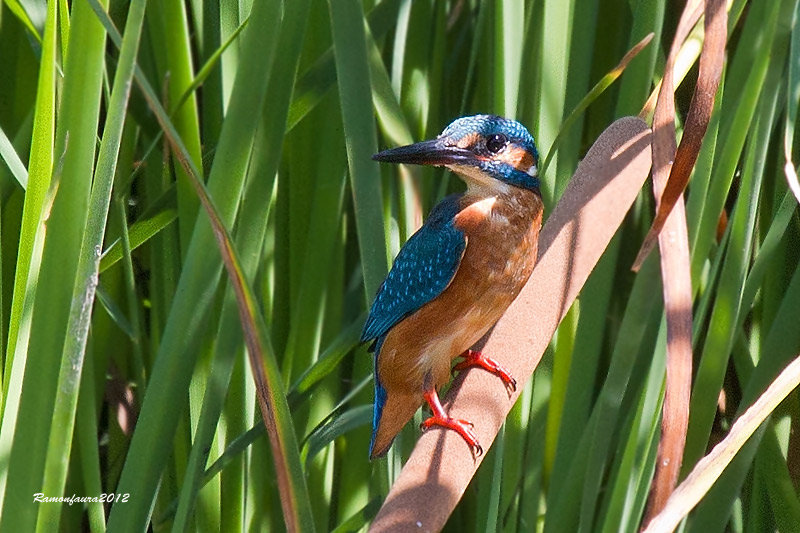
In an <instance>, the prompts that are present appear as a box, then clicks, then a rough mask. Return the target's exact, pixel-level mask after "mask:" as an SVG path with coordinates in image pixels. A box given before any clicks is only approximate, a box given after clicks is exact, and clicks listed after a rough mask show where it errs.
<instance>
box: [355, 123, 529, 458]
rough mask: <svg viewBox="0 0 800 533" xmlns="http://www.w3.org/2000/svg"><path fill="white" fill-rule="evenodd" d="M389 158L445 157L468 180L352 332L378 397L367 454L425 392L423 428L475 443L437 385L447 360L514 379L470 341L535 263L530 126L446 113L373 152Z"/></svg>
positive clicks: (427, 160) (380, 446)
mask: <svg viewBox="0 0 800 533" xmlns="http://www.w3.org/2000/svg"><path fill="white" fill-rule="evenodd" d="M373 159H375V160H377V161H383V162H387V163H411V164H417V165H434V166H443V167H446V168H448V169H450V170H451V171H453V172H455V173H456V174H457V175H458V176H459V177H460V178H461V179H463V180H464V181H465V182H466V184H467V190H466V192H464V193H463V194H455V195H451V196H448V197H447V198H445V199H444V200H442V202H441V203H439V204H438V205H437V206H436V207H434V208H433V210H432V211H431V213H430V216H429V217H428V220H427V221H426V222H425V224H424V225H423V226H422V228H420V230H419V231H417V232H416V233H415V234H414V235H412V236H411V238H410V239H408V241H407V242H406V244H405V245H404V246H403V248H402V249H401V250H400V253H398V254H397V258H396V259H395V261H394V265H393V266H392V269H391V271H390V272H389V275H388V276H387V277H386V280H385V281H384V282H383V284H382V285H381V287H380V289H379V290H378V294H377V296H376V297H375V301H374V302H373V304H372V308H371V309H370V314H369V317H368V318H367V321H366V323H365V324H364V331H363V333H362V335H361V340H362V342H363V341H370V340H372V341H373V343H372V345H371V346H370V350H371V351H373V352H374V353H375V405H374V414H373V422H372V442H371V443H370V458H375V457H380V456H381V455H383V454H385V453H386V452H387V450H388V449H389V447H390V446H391V444H392V441H393V440H394V438H395V436H396V435H397V434H398V433H399V432H400V430H401V429H402V428H403V426H405V424H406V423H407V422H408V421H409V420H410V419H411V417H412V416H413V415H414V413H415V412H416V410H417V409H418V408H419V407H420V406H421V405H422V403H423V401H425V402H427V403H428V405H429V406H430V408H431V411H432V416H431V417H430V418H428V419H427V420H425V421H424V422H423V423H422V428H423V429H428V428H430V427H433V426H441V427H444V428H449V429H452V430H455V431H457V432H458V433H459V434H460V435H461V436H462V437H463V438H464V440H465V441H466V442H467V444H468V445H469V446H471V447H472V449H473V450H474V452H475V453H476V454H478V455H480V454H481V453H483V448H481V445H480V443H479V442H478V439H477V438H476V436H475V433H474V432H473V430H472V427H473V426H472V424H471V423H470V422H468V421H466V420H457V419H453V418H450V417H449V416H447V414H446V413H445V411H444V409H443V408H442V404H441V402H440V401H439V396H438V394H437V392H436V390H437V389H438V388H440V387H441V386H442V385H444V384H445V383H447V381H448V380H449V378H450V373H451V368H450V365H451V364H452V361H453V359H456V358H458V357H459V356H460V357H463V358H464V360H463V361H462V362H461V363H459V364H457V365H456V366H455V367H454V368H453V370H454V371H455V370H463V369H465V368H468V367H471V366H478V367H482V368H484V369H486V370H488V371H489V372H492V373H494V374H497V375H498V376H499V377H500V379H501V380H502V381H503V383H504V384H505V385H506V386H507V387H511V388H512V389H514V388H516V381H515V380H514V378H513V377H512V376H511V375H510V374H509V373H508V372H507V371H506V370H505V369H504V368H503V367H501V366H500V365H499V364H497V363H496V362H495V361H494V360H492V359H491V358H490V357H488V356H487V355H484V354H482V353H480V352H478V351H473V350H470V347H471V346H472V345H473V344H475V343H476V342H477V341H478V340H479V339H480V338H481V337H483V335H484V334H485V333H486V332H487V331H488V330H489V328H491V327H492V326H493V325H494V324H495V322H497V321H498V320H499V319H500V317H501V316H502V314H503V313H504V312H505V310H506V309H507V308H508V306H509V305H511V302H512V301H514V298H516V296H517V294H519V292H520V290H521V289H522V287H523V285H525V282H526V281H527V280H528V278H529V277H530V275H531V272H532V271H533V267H534V264H535V263H536V252H537V242H538V239H539V229H540V227H541V224H542V211H543V204H542V198H541V194H540V192H539V179H538V169H537V165H538V159H539V156H538V153H537V151H536V145H535V144H534V141H533V137H532V136H531V135H530V133H528V130H526V129H525V127H524V126H523V125H522V124H520V123H519V122H517V121H514V120H508V119H504V118H501V117H498V116H494V115H475V116H471V117H463V118H459V119H457V120H455V121H454V122H453V123H451V124H450V125H449V126H447V128H445V130H444V131H443V132H442V133H441V134H440V135H439V136H438V137H437V138H436V139H433V140H430V141H423V142H419V143H416V144H412V145H409V146H402V147H399V148H393V149H390V150H385V151H383V152H380V153H378V154H376V155H375V156H373Z"/></svg>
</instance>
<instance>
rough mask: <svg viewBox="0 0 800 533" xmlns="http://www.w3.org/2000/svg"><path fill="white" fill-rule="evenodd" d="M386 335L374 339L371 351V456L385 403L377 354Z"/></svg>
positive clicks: (384, 392)
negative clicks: (379, 376) (372, 388)
mask: <svg viewBox="0 0 800 533" xmlns="http://www.w3.org/2000/svg"><path fill="white" fill-rule="evenodd" d="M385 338H386V337H380V338H378V339H376V340H375V344H373V345H372V347H371V351H374V352H375V355H374V363H373V365H374V366H373V368H374V370H373V372H374V380H375V402H374V403H373V411H372V438H371V439H370V441H369V456H370V457H372V450H373V447H374V446H375V435H376V434H377V433H378V423H379V422H380V421H381V415H382V414H383V406H384V405H386V389H385V388H384V387H383V384H382V383H381V380H380V378H378V356H379V355H380V353H381V345H382V344H383V341H384V339H385Z"/></svg>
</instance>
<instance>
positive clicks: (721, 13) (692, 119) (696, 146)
mask: <svg viewBox="0 0 800 533" xmlns="http://www.w3.org/2000/svg"><path fill="white" fill-rule="evenodd" d="M700 7H702V2H700V0H694V2H690V3H689V4H687V6H686V9H685V10H684V12H683V17H682V18H681V22H680V24H679V27H678V30H677V31H676V34H675V39H674V41H673V43H672V50H671V51H670V58H671V59H672V61H671V62H670V61H668V63H667V68H666V69H665V74H664V80H665V81H668V83H669V85H670V86H672V79H673V77H672V71H673V70H674V68H673V67H674V62H675V58H676V57H677V54H678V51H679V50H680V46H681V44H683V41H685V40H686V37H687V36H688V35H689V32H690V31H691V29H692V27H694V25H695V24H696V23H697V19H698V18H699V16H700ZM727 36H728V13H727V11H726V10H725V1H724V0H708V1H707V2H706V7H705V39H704V40H703V50H702V52H701V53H700V72H699V75H698V78H697V85H695V88H694V95H693V96H692V101H691V103H690V104H689V114H688V115H687V117H686V123H685V125H684V130H683V137H682V138H681V145H680V147H679V148H678V151H677V153H675V152H674V150H673V153H675V156H674V164H673V165H672V169H671V172H670V174H669V182H668V183H667V186H666V188H665V189H664V193H663V195H662V196H661V204H660V205H659V207H658V212H657V213H656V217H655V219H654V220H653V225H652V227H651V228H650V231H649V232H648V233H647V236H646V237H645V239H644V242H643V243H642V249H641V250H640V251H639V255H638V256H637V257H636V261H635V262H634V266H633V270H639V267H640V266H641V265H642V262H643V261H644V260H645V258H646V257H647V255H648V254H649V253H650V251H652V249H653V246H655V242H656V237H657V236H658V234H659V233H660V232H661V230H662V229H663V227H664V223H665V222H666V220H667V216H669V214H670V212H671V211H672V209H673V208H674V207H675V204H676V203H677V202H678V198H679V197H680V195H681V194H683V191H684V189H686V184H687V183H689V176H691V174H692V169H693V168H694V164H695V162H696V161H697V156H698V154H699V153H700V146H701V145H702V143H703V137H704V136H705V134H706V129H708V122H709V120H710V118H711V111H712V110H713V109H714V96H715V95H716V94H717V87H719V81H720V78H721V76H722V66H723V62H724V60H725V42H726V40H727ZM667 72H669V75H667ZM673 92H674V87H673V88H672V89H671V90H670V91H669V93H670V94H672V93H673ZM663 93H664V87H663V85H662V88H661V93H659V98H660V95H661V94H663ZM673 111H674V106H673ZM672 116H674V113H673V115H672ZM655 129H656V128H655V127H654V130H655ZM673 137H674V123H673ZM655 142H657V141H655ZM670 160H672V159H670ZM654 162H655V159H654Z"/></svg>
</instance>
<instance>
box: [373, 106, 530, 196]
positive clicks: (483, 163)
mask: <svg viewBox="0 0 800 533" xmlns="http://www.w3.org/2000/svg"><path fill="white" fill-rule="evenodd" d="M373 159H376V160H378V161H386V162H392V163H414V164H420V165H435V166H445V167H447V168H449V169H451V170H453V171H454V172H456V173H457V174H459V175H460V176H461V177H463V178H464V179H465V181H467V183H468V184H470V185H477V186H480V187H498V186H500V184H499V183H498V182H497V181H493V180H499V181H500V182H502V183H505V184H508V185H512V186H514V187H520V188H523V189H529V190H534V191H538V190H539V171H538V163H539V153H538V152H537V150H536V144H535V143H534V141H533V137H532V136H531V134H530V133H528V130H527V129H525V126H523V125H522V124H520V123H519V122H517V121H516V120H510V119H506V118H503V117H498V116H496V115H473V116H470V117H462V118H459V119H456V120H454V121H453V122H452V123H451V124H450V125H449V126H447V127H446V128H445V129H444V131H443V132H442V133H441V134H440V135H439V136H438V137H437V138H436V139H434V140H431V141H423V142H420V143H416V144H412V145H409V146H401V147H399V148H393V149H391V150H385V151H383V152H380V153H379V154H376V155H375V156H373Z"/></svg>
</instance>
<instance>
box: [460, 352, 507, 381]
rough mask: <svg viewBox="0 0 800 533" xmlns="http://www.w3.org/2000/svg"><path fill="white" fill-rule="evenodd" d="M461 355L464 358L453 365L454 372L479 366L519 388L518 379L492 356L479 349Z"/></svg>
mask: <svg viewBox="0 0 800 533" xmlns="http://www.w3.org/2000/svg"><path fill="white" fill-rule="evenodd" d="M460 357H463V358H464V360H463V361H461V362H460V363H458V364H457V365H456V366H454V367H453V372H456V371H459V370H464V369H466V368H469V367H471V366H479V367H481V368H483V369H484V370H488V371H489V372H491V373H492V374H496V375H498V376H500V379H502V380H503V383H505V384H506V385H507V386H509V387H511V390H517V380H516V379H514V377H513V376H512V375H511V374H509V373H508V370H506V369H505V368H503V367H502V366H500V364H498V362H497V361H495V360H494V359H492V358H491V357H487V356H485V355H483V354H482V353H481V352H479V351H478V350H467V351H466V352H464V353H463V354H461V356H460Z"/></svg>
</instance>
